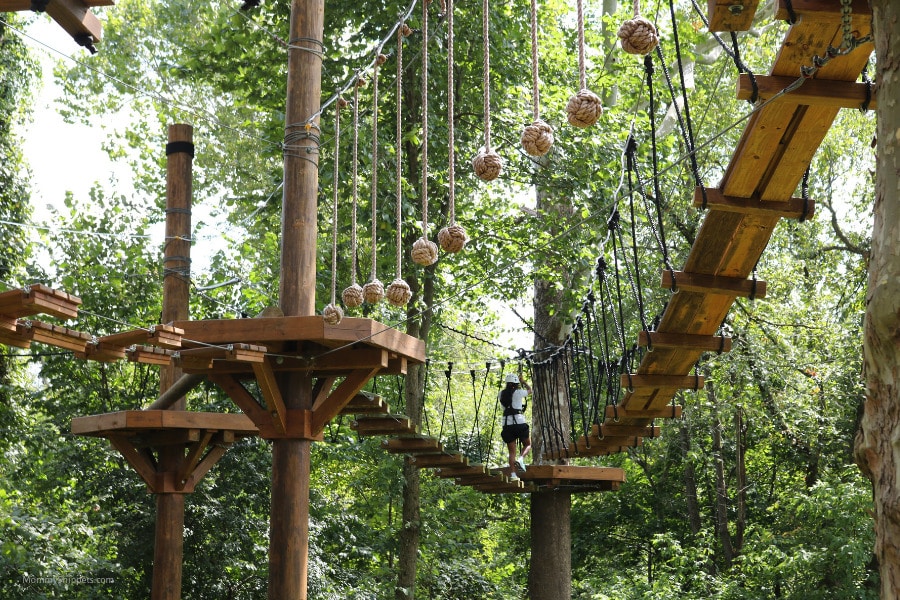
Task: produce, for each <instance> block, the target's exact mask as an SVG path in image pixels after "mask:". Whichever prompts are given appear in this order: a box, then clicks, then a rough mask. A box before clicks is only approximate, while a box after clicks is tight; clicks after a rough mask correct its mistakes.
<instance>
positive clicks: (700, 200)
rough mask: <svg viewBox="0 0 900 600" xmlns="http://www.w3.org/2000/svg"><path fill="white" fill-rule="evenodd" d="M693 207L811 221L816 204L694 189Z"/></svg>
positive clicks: (810, 201)
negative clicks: (761, 198) (776, 200)
mask: <svg viewBox="0 0 900 600" xmlns="http://www.w3.org/2000/svg"><path fill="white" fill-rule="evenodd" d="M694 206H695V207H696V208H704V207H705V208H709V209H712V210H721V211H725V212H734V213H741V214H745V215H757V216H761V217H781V218H785V219H798V220H800V221H805V220H807V219H811V218H812V217H813V216H814V215H815V213H816V203H815V201H814V200H811V199H809V198H791V199H789V200H786V201H784V202H770V201H766V200H760V199H759V198H738V197H737V196H726V195H725V194H723V193H722V191H721V190H719V189H716V188H702V187H697V188H695V189H694Z"/></svg>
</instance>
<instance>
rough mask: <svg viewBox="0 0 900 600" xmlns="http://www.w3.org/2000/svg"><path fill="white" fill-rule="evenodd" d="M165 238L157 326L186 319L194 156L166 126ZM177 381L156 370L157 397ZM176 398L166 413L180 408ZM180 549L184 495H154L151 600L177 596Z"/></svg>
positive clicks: (168, 459) (173, 465)
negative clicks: (161, 303)
mask: <svg viewBox="0 0 900 600" xmlns="http://www.w3.org/2000/svg"><path fill="white" fill-rule="evenodd" d="M166 157H167V163H168V166H167V171H166V240H165V251H164V253H163V308H162V322H163V323H169V322H171V321H183V320H187V318H188V312H189V311H188V308H189V307H188V294H189V291H190V269H191V258H190V255H191V242H190V237H191V179H192V166H193V163H192V161H193V158H194V143H193V128H192V127H191V126H190V125H170V126H169V143H168V144H167V145H166ZM180 377H181V369H178V368H177V367H175V366H174V365H172V364H169V365H168V366H164V367H161V369H160V374H159V389H160V393H163V392H165V391H166V390H167V389H169V388H170V387H171V386H172V384H173V383H174V382H175V381H177V380H178V379H179V378H180ZM185 407H186V401H185V399H184V398H180V399H178V400H177V401H175V402H174V403H173V404H172V405H171V409H172V410H184V409H185ZM159 460H160V468H159V471H160V472H177V471H178V467H179V466H180V464H181V462H182V461H183V460H184V448H183V447H182V446H181V445H175V446H172V447H170V448H166V449H162V450H160V453H159ZM183 550H184V494H173V493H165V494H157V495H156V539H155V544H154V549H153V583H152V588H151V595H150V597H151V599H152V600H179V599H180V598H181V563H182V557H183Z"/></svg>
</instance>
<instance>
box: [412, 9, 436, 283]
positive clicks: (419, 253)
mask: <svg viewBox="0 0 900 600" xmlns="http://www.w3.org/2000/svg"><path fill="white" fill-rule="evenodd" d="M430 4H431V0H424V1H423V2H422V181H421V186H422V237H420V238H419V239H417V240H416V241H415V243H414V244H413V247H412V253H411V256H412V259H413V262H415V263H416V264H417V265H421V266H423V267H427V266H430V265H433V264H434V263H436V262H437V258H438V249H437V244H435V243H434V242H432V241H431V240H429V239H428V6H429V5H430Z"/></svg>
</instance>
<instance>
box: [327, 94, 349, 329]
mask: <svg viewBox="0 0 900 600" xmlns="http://www.w3.org/2000/svg"><path fill="white" fill-rule="evenodd" d="M346 105H347V101H346V100H344V99H343V98H340V99H338V101H337V102H336V103H335V105H334V107H335V108H334V174H333V177H332V178H331V181H332V188H333V193H332V198H331V303H330V304H328V305H327V306H326V307H325V308H324V309H322V317H323V318H324V319H325V322H326V323H328V324H329V325H337V324H338V323H340V322H341V319H343V318H344V311H343V310H342V309H341V307H340V306H338V305H337V304H336V302H335V299H336V296H337V232H338V228H337V220H338V158H339V156H340V148H341V145H340V139H341V109H342V108H344V106H346Z"/></svg>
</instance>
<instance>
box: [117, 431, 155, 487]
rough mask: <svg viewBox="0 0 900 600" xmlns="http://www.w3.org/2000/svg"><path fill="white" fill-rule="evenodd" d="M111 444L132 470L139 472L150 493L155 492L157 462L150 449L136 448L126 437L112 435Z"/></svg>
mask: <svg viewBox="0 0 900 600" xmlns="http://www.w3.org/2000/svg"><path fill="white" fill-rule="evenodd" d="M109 443H110V444H112V446H113V448H115V449H116V450H118V451H119V453H120V454H121V455H122V456H123V457H125V460H126V461H128V464H129V465H131V468H132V469H134V470H135V471H137V474H138V475H140V476H141V479H143V480H144V483H146V484H147V487H149V488H150V491H155V490H156V487H157V484H158V481H157V477H156V460H155V459H154V458H153V454H152V453H151V452H150V450H149V449H148V448H140V449H139V448H135V447H134V445H133V444H132V443H131V442H130V441H128V439H127V438H126V437H125V436H122V435H111V436H109Z"/></svg>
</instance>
